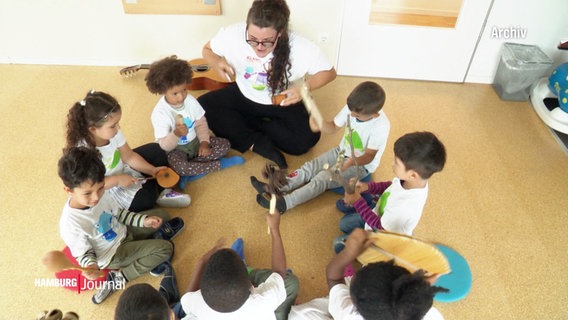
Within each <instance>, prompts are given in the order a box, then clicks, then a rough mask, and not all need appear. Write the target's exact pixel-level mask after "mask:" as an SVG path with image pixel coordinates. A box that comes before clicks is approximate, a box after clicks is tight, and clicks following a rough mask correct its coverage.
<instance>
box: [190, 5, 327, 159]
mask: <svg viewBox="0 0 568 320" xmlns="http://www.w3.org/2000/svg"><path fill="white" fill-rule="evenodd" d="M289 17H290V10H289V8H288V5H287V4H286V2H285V1H284V0H257V1H254V2H253V4H252V7H251V8H250V9H249V12H248V16H247V20H246V24H245V23H238V24H235V25H231V26H229V27H226V28H223V29H221V30H220V31H219V32H218V33H217V35H215V36H214V37H213V38H212V39H211V40H210V41H209V42H208V43H207V44H205V46H204V48H203V57H204V58H205V59H206V60H207V62H208V63H209V65H211V66H213V68H214V69H215V70H216V72H217V73H218V74H219V75H220V76H222V77H223V78H224V79H227V80H233V79H234V80H235V82H236V83H233V84H230V85H228V86H227V87H225V88H223V89H219V90H215V91H211V92H208V93H206V94H204V95H202V96H201V97H199V99H198V101H199V103H200V104H201V105H202V106H203V108H204V109H205V112H206V114H207V121H208V123H209V127H210V128H211V130H213V132H214V133H215V134H216V135H217V136H220V137H224V138H227V139H229V141H230V142H231V146H232V147H233V148H234V149H236V150H238V151H240V152H245V151H246V150H252V151H253V152H256V153H258V154H260V155H261V156H263V157H265V158H267V159H269V160H272V161H274V162H275V163H276V164H277V165H278V166H279V167H280V168H281V169H286V168H287V167H288V165H287V162H286V158H285V157H284V155H283V153H282V151H283V152H286V153H289V154H292V155H300V154H304V153H306V152H307V151H308V150H309V149H310V148H311V147H313V146H314V145H315V144H316V143H317V142H318V140H319V138H320V133H319V132H317V133H314V132H312V131H311V130H310V126H309V116H308V113H307V111H306V109H305V107H304V105H303V103H302V98H301V96H300V91H299V90H300V88H298V87H294V86H292V82H293V81H294V80H297V79H302V78H303V77H304V76H306V77H307V79H306V82H307V86H308V87H309V89H311V90H314V89H317V88H320V87H322V86H324V85H326V84H327V83H329V82H331V81H332V80H334V79H335V77H336V72H335V69H334V68H333V66H332V65H331V64H330V63H329V61H328V59H327V58H326V57H325V55H324V54H323V52H322V51H321V50H320V49H319V48H318V47H317V46H316V45H315V44H314V43H312V42H310V41H309V40H307V39H305V38H304V37H301V36H299V35H297V34H295V33H293V32H289V30H288V21H289Z"/></svg>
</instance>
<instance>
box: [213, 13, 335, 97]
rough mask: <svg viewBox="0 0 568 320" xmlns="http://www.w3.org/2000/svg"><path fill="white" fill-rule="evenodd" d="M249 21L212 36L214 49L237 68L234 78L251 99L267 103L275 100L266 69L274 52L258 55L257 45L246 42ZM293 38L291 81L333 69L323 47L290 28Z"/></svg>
mask: <svg viewBox="0 0 568 320" xmlns="http://www.w3.org/2000/svg"><path fill="white" fill-rule="evenodd" d="M245 32H246V24H245V23H237V24H234V25H231V26H228V27H226V28H222V29H221V30H219V32H218V33H217V34H216V35H215V36H214V37H213V38H212V39H211V41H210V45H211V49H212V50H213V52H214V53H216V54H217V55H219V56H222V57H225V59H226V60H227V62H228V63H229V64H230V65H231V66H232V67H233V69H234V71H235V74H236V76H235V81H236V82H237V85H238V86H239V89H240V90H241V92H242V93H243V95H244V96H245V97H247V98H248V99H250V100H252V101H254V102H257V103H261V104H266V105H271V104H272V93H271V92H270V89H269V87H268V84H267V79H268V76H267V69H268V68H269V67H270V61H271V59H272V57H273V54H272V52H271V53H269V54H268V55H267V56H266V57H263V58H259V57H258V56H257V55H256V53H255V52H254V49H253V48H252V47H251V46H250V45H249V44H247V43H246V35H245ZM289 40H290V63H291V66H292V67H291V69H290V73H291V75H290V77H289V78H288V79H289V80H290V81H294V80H297V79H300V78H303V77H304V76H305V75H306V74H309V75H313V74H316V73H318V72H320V71H326V70H331V68H332V65H331V64H330V63H329V60H328V59H327V57H326V56H325V55H324V53H323V51H322V50H321V49H320V48H319V47H318V46H316V45H315V44H314V43H313V42H311V41H309V40H308V39H306V38H304V37H302V36H300V35H298V34H295V33H294V32H289Z"/></svg>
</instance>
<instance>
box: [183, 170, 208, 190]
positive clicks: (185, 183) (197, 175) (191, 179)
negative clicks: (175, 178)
mask: <svg viewBox="0 0 568 320" xmlns="http://www.w3.org/2000/svg"><path fill="white" fill-rule="evenodd" d="M205 175H207V173H200V174H196V175H194V176H181V177H179V182H178V187H179V188H180V189H181V190H185V187H186V186H187V183H188V182H191V181H195V180H197V179H199V178H203V177H205Z"/></svg>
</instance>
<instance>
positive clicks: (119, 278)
mask: <svg viewBox="0 0 568 320" xmlns="http://www.w3.org/2000/svg"><path fill="white" fill-rule="evenodd" d="M125 286H126V278H124V275H122V272H120V271H114V270H113V271H110V272H109V273H108V275H107V278H106V280H105V281H104V282H103V283H102V288H101V289H99V291H97V293H95V295H94V296H93V298H91V300H92V301H93V303H94V304H100V303H101V302H103V301H105V299H106V298H108V296H110V295H111V294H112V293H113V292H115V291H118V290H123V289H124V287H125Z"/></svg>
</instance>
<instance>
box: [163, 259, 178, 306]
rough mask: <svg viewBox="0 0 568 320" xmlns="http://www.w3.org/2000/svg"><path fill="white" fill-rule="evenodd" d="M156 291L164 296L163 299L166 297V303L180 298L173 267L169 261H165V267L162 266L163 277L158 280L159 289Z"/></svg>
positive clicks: (171, 302) (169, 303)
mask: <svg viewBox="0 0 568 320" xmlns="http://www.w3.org/2000/svg"><path fill="white" fill-rule="evenodd" d="M158 292H159V293H160V294H161V295H162V297H164V299H166V301H167V302H168V305H171V304H173V303H176V302H178V301H179V299H180V294H179V290H178V288H177V280H176V275H175V273H174V268H173V267H172V265H171V264H169V263H166V267H165V268H164V277H163V278H162V281H161V282H160V289H159V290H158Z"/></svg>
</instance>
